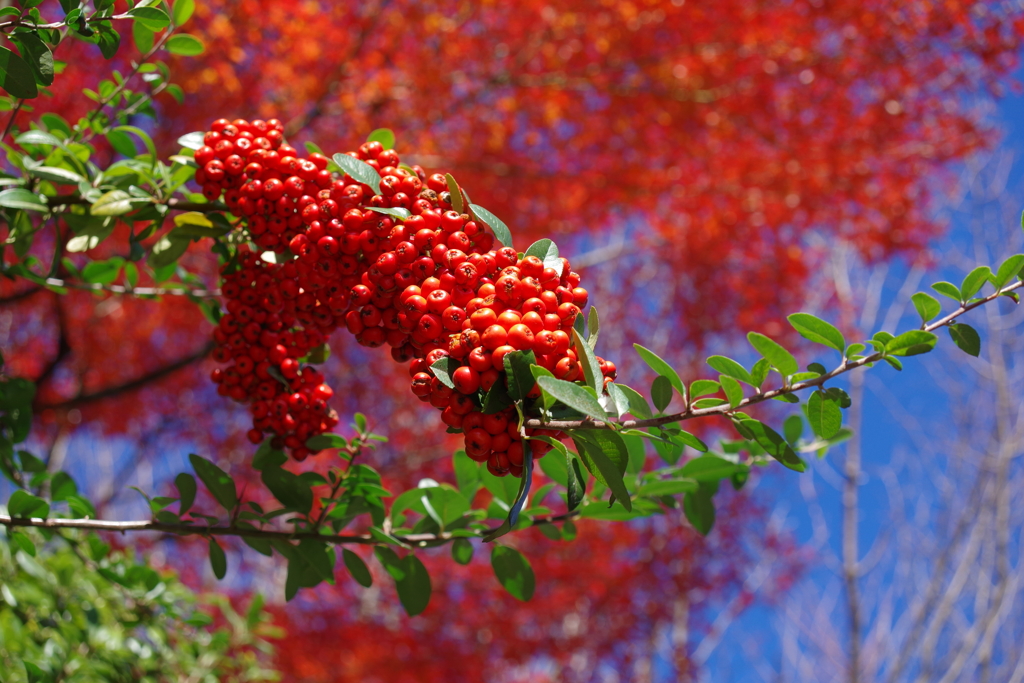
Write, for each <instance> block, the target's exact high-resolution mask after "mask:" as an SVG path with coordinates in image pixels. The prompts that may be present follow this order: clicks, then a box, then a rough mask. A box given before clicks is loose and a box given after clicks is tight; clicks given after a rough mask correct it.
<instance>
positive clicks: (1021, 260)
mask: <svg viewBox="0 0 1024 683" xmlns="http://www.w3.org/2000/svg"><path fill="white" fill-rule="evenodd" d="M1022 268H1024V254H1015V255H1014V256H1011V257H1010V258H1008V259H1006V260H1005V261H1003V264H1002V265H1001V266H999V270H997V271H996V274H995V275H993V276H992V284H993V285H994V286H995V288H996V289H1002V288H1003V287H1005V286H1006V285H1008V284H1010V281H1011V280H1013V278H1014V277H1015V276H1016V275H1017V273H1019V272H1021V269H1022Z"/></svg>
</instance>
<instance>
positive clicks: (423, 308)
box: [195, 119, 615, 476]
mask: <svg viewBox="0 0 1024 683" xmlns="http://www.w3.org/2000/svg"><path fill="white" fill-rule="evenodd" d="M281 131H282V126H281V124H280V122H279V121H276V120H270V121H266V122H263V121H253V122H251V123H250V122H247V121H242V120H237V121H227V120H225V119H220V120H218V121H215V122H214V123H213V125H212V126H211V129H210V132H208V133H206V135H205V138H204V142H205V145H204V146H203V147H201V148H200V149H198V150H196V152H195V161H196V164H197V165H198V167H199V170H198V171H197V173H196V181H197V182H198V183H200V184H201V185H202V188H203V194H204V195H205V196H206V197H207V198H208V199H210V200H211V201H212V200H216V199H219V198H221V197H223V200H224V202H225V203H226V204H227V206H228V207H229V209H230V210H231V211H232V213H234V214H236V215H238V216H241V217H242V218H243V219H244V220H245V225H246V228H247V230H248V232H249V235H250V236H251V238H252V240H253V241H254V242H255V243H256V245H257V247H258V248H259V249H260V250H263V251H273V252H276V253H278V254H283V253H285V252H286V251H287V252H289V253H290V254H291V255H293V256H294V258H293V259H292V260H284V259H274V260H275V261H277V260H283V261H284V262H282V263H271V262H268V261H267V260H265V259H263V258H262V257H261V256H260V255H258V254H257V253H254V252H252V251H248V250H246V249H245V248H242V249H240V250H239V255H238V258H237V262H235V263H228V264H226V265H225V266H224V268H223V269H222V273H223V278H224V286H223V290H222V291H223V294H224V297H225V298H226V299H227V304H226V308H227V313H225V314H224V315H223V316H222V317H221V320H220V322H219V324H218V327H217V329H216V330H215V332H214V336H215V339H216V341H217V344H218V346H217V349H216V351H215V357H216V359H217V360H219V361H221V362H231V363H232V365H231V366H229V367H228V368H226V369H223V370H221V369H218V370H215V371H214V373H213V380H214V381H215V382H217V383H218V385H219V387H218V389H219V391H220V393H221V394H223V395H226V396H230V397H231V398H233V399H235V400H238V401H241V402H250V403H251V404H252V411H253V418H254V419H253V429H252V430H251V431H250V433H249V437H250V439H251V440H252V441H253V442H255V443H258V442H259V441H261V440H262V439H263V437H264V434H265V433H270V434H273V435H274V439H275V445H277V446H279V447H286V448H288V449H289V451H290V452H291V454H292V456H293V457H294V458H296V459H298V460H302V459H304V458H305V457H306V456H307V455H309V454H310V452H311V451H310V450H309V449H308V448H307V447H306V445H305V444H306V441H307V440H308V439H309V438H310V437H311V436H314V435H316V434H320V433H323V432H325V431H329V430H330V429H332V428H333V427H334V425H335V424H336V423H337V416H336V415H335V414H334V413H333V412H332V411H331V410H330V408H329V407H328V406H327V400H328V399H329V398H330V397H331V395H332V393H333V392H332V391H331V389H330V387H328V386H327V385H326V384H324V383H323V376H322V375H321V374H320V373H319V372H317V371H316V370H315V369H313V368H311V367H305V368H303V367H301V359H303V358H304V357H305V356H307V355H308V354H309V353H310V352H311V351H312V350H314V349H315V348H316V347H318V346H320V345H321V344H323V343H324V341H325V340H326V339H327V337H328V336H329V335H330V334H331V332H333V331H334V330H335V329H337V328H338V327H342V326H343V327H345V328H346V329H347V330H348V331H349V332H350V333H352V334H353V335H354V336H355V338H356V341H358V342H359V343H360V344H362V345H364V346H369V347H377V346H382V345H384V344H387V345H388V346H389V347H390V348H391V355H392V358H394V359H395V360H396V361H399V362H408V363H409V372H410V375H411V376H412V391H413V393H414V394H415V395H416V396H418V397H419V398H420V399H421V400H422V401H424V402H429V403H430V404H431V405H432V406H434V407H436V408H438V409H440V410H441V411H442V413H441V419H442V421H443V422H444V423H445V424H447V425H448V426H449V427H451V428H453V429H457V430H461V431H462V432H463V434H464V436H465V442H466V452H467V454H468V455H469V456H470V457H471V458H473V459H474V460H477V461H478V462H486V463H487V467H488V469H489V470H490V471H491V472H492V473H494V474H496V475H499V476H502V475H505V474H512V475H514V476H521V475H522V468H523V447H522V437H523V433H522V432H520V430H519V428H518V420H517V417H516V412H515V409H514V408H511V407H510V408H506V409H504V410H502V411H500V412H498V413H495V414H490V415H485V414H484V413H483V412H482V411H481V401H482V400H483V397H484V396H485V395H486V393H487V392H488V391H490V390H491V387H493V386H494V385H495V384H496V383H498V382H502V383H503V385H502V386H504V383H505V382H506V377H505V364H504V359H505V356H506V355H507V354H509V353H511V352H513V351H523V352H532V353H533V354H534V357H535V362H536V364H537V365H540V366H542V367H544V368H547V369H548V370H549V371H551V372H552V373H553V374H554V375H555V377H557V378H559V379H564V380H568V381H575V380H577V379H582V376H583V371H582V369H581V367H580V365H579V362H578V358H577V355H576V351H575V350H574V348H573V342H572V337H571V334H570V332H571V330H572V327H573V323H574V322H575V320H576V318H577V316H579V315H580V314H581V311H582V309H583V308H584V307H585V306H586V304H587V291H586V290H585V289H583V288H581V287H580V286H579V284H580V276H579V275H578V274H577V273H575V272H573V271H572V269H571V267H570V264H569V261H568V260H566V259H564V258H562V259H558V260H552V261H549V262H548V263H545V262H544V261H542V260H541V259H540V258H538V257H536V256H525V257H520V255H519V254H517V253H516V251H515V250H514V249H512V248H511V247H499V248H497V249H494V248H493V247H495V246H496V245H495V240H494V236H493V235H492V234H491V233H489V232H487V231H486V230H485V227H486V226H485V225H483V224H481V223H479V222H477V221H476V220H473V218H472V217H471V216H470V215H468V214H466V213H459V212H457V211H455V210H453V201H452V197H451V195H450V193H449V186H448V182H447V179H446V177H445V176H443V175H441V174H434V175H430V176H428V175H427V174H426V173H425V172H424V171H423V169H422V168H420V167H418V166H412V167H408V166H400V159H399V157H398V154H397V153H396V152H395V151H394V150H391V149H387V150H386V149H384V148H383V147H382V145H381V144H380V143H379V142H367V143H365V144H363V145H362V146H361V147H360V148H359V150H358V151H357V152H350V153H349V156H352V157H354V158H356V159H359V160H360V161H362V162H364V163H366V164H368V165H369V166H371V167H372V168H373V169H374V170H375V171H376V172H377V173H378V174H379V176H380V178H381V180H380V185H379V186H380V193H379V194H378V193H375V192H374V190H373V189H371V187H370V186H368V185H366V184H363V183H360V182H358V181H356V180H355V179H353V178H351V177H350V176H348V175H342V174H340V173H331V171H329V170H328V165H329V160H328V159H327V158H326V157H324V156H323V155H320V154H311V155H309V157H308V158H306V159H303V158H301V157H300V156H299V153H298V151H297V150H295V149H294V148H293V147H290V146H288V145H287V144H285V143H284V139H283V136H282V134H281ZM339 176H341V177H339ZM458 199H459V198H456V203H458ZM375 208H378V209H404V210H405V212H402V215H403V216H405V218H404V220H402V219H401V218H399V217H396V216H393V215H389V214H386V213H381V212H378V211H374V210H373V209H375ZM406 212H407V213H406ZM445 357H448V358H450V359H451V361H454V362H449V364H448V373H449V374H447V375H446V376H445V377H446V379H447V380H448V381H447V382H445V381H442V380H441V379H440V378H438V377H437V376H435V375H434V374H432V372H431V366H432V365H433V364H434V363H436V362H437V361H439V360H440V359H442V358H445ZM599 363H600V365H601V370H602V372H603V374H604V376H605V378H606V381H610V380H611V379H614V377H615V366H614V364H612V363H611V362H608V361H604V360H601V359H599ZM537 396H539V389H538V388H537V387H536V386H535V387H534V388H533V390H532V392H531V394H530V397H537ZM527 435H528V436H529V435H532V434H529V433H527ZM552 435H553V436H557V434H552ZM549 449H550V446H549V445H548V444H545V443H543V442H539V441H532V442H531V452H532V454H533V456H534V457H540V456H542V455H544V453H545V452H547V450H549Z"/></svg>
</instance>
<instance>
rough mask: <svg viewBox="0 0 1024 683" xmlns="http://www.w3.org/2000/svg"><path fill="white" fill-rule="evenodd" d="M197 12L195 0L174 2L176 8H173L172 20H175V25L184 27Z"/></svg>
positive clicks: (176, 0)
mask: <svg viewBox="0 0 1024 683" xmlns="http://www.w3.org/2000/svg"><path fill="white" fill-rule="evenodd" d="M195 10H196V3H195V0H174V6H173V7H171V18H172V19H173V20H174V25H175V26H184V24H185V22H186V21H188V20H189V19H190V18H191V17H192V13H193V12H195Z"/></svg>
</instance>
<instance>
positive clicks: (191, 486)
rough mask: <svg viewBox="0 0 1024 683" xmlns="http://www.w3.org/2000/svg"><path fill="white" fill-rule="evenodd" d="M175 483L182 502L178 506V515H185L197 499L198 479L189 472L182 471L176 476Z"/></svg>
mask: <svg viewBox="0 0 1024 683" xmlns="http://www.w3.org/2000/svg"><path fill="white" fill-rule="evenodd" d="M174 485H175V486H176V487H177V488H178V496H180V499H181V504H180V505H179V506H178V516H179V517H180V516H182V515H184V514H185V513H186V512H188V511H189V509H190V508H191V507H192V503H194V502H195V499H196V479H195V477H193V476H192V475H191V474H189V473H188V472H182V473H181V474H179V475H178V476H177V477H175V478H174Z"/></svg>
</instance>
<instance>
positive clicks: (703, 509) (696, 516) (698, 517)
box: [683, 488, 715, 536]
mask: <svg viewBox="0 0 1024 683" xmlns="http://www.w3.org/2000/svg"><path fill="white" fill-rule="evenodd" d="M683 514H685V515H686V519H687V521H689V522H690V524H692V525H693V528H694V529H696V530H697V532H698V533H700V534H701V535H702V536H707V535H708V533H710V532H711V528H712V527H713V526H714V525H715V504H714V502H713V501H712V495H711V494H710V493H709V492H707V491H705V490H704V489H703V488H701V489H700V490H698V491H697V492H696V493H687V494H686V496H684V497H683Z"/></svg>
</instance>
